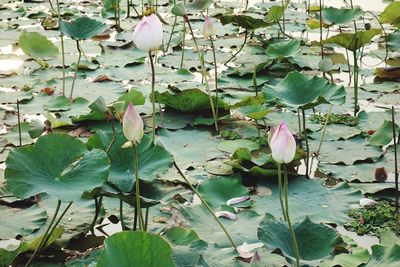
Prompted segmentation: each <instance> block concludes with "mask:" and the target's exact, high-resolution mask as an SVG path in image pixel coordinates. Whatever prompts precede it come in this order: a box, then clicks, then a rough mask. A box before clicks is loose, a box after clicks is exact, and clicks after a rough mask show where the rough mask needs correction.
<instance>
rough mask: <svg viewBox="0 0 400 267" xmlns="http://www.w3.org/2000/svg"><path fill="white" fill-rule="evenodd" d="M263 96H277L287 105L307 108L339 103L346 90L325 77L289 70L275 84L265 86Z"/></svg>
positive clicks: (267, 98)
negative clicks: (283, 77)
mask: <svg viewBox="0 0 400 267" xmlns="http://www.w3.org/2000/svg"><path fill="white" fill-rule="evenodd" d="M264 97H265V99H266V100H273V99H276V98H278V99H279V100H281V101H282V102H284V103H285V104H287V105H289V106H293V107H296V108H301V109H308V108H313V107H315V106H317V105H319V104H321V103H330V104H337V105H341V104H343V103H344V102H345V100H346V91H345V89H344V87H343V86H338V85H336V84H333V83H329V82H328V81H327V80H326V79H323V78H320V77H317V76H313V77H310V76H307V75H304V74H301V73H299V72H291V73H289V74H288V75H287V76H286V77H285V79H283V80H282V81H281V82H280V83H279V84H277V85H276V86H271V85H267V86H265V87H264Z"/></svg>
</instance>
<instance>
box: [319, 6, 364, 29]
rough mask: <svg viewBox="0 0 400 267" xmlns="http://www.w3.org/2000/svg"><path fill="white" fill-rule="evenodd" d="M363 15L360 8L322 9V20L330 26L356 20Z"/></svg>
mask: <svg viewBox="0 0 400 267" xmlns="http://www.w3.org/2000/svg"><path fill="white" fill-rule="evenodd" d="M363 13H364V12H363V11H362V10H361V9H360V8H336V7H327V8H324V9H322V19H323V20H324V21H326V22H328V23H330V24H336V25H340V24H345V23H348V22H351V21H353V20H357V19H358V18H359V17H361V16H362V15H363Z"/></svg>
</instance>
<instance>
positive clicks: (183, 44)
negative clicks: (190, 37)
mask: <svg viewBox="0 0 400 267" xmlns="http://www.w3.org/2000/svg"><path fill="white" fill-rule="evenodd" d="M182 35H183V39H182V52H181V65H180V69H182V68H183V60H184V58H185V37H186V23H185V21H183V29H182Z"/></svg>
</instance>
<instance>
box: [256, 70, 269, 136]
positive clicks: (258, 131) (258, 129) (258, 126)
mask: <svg viewBox="0 0 400 267" xmlns="http://www.w3.org/2000/svg"><path fill="white" fill-rule="evenodd" d="M253 87H254V88H255V89H256V96H258V88H257V66H255V67H254V71H253ZM254 121H255V122H256V126H257V135H258V140H261V133H260V125H259V123H258V120H254ZM265 125H266V124H265Z"/></svg>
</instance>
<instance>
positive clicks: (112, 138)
mask: <svg viewBox="0 0 400 267" xmlns="http://www.w3.org/2000/svg"><path fill="white" fill-rule="evenodd" d="M109 113H110V114H111V112H109ZM111 116H112V114H111ZM111 129H112V137H111V142H110V144H109V145H108V147H107V149H106V150H105V152H106V153H108V152H109V151H110V149H111V147H112V146H113V144H114V143H115V138H116V135H117V131H116V129H115V123H114V117H112V118H111Z"/></svg>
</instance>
